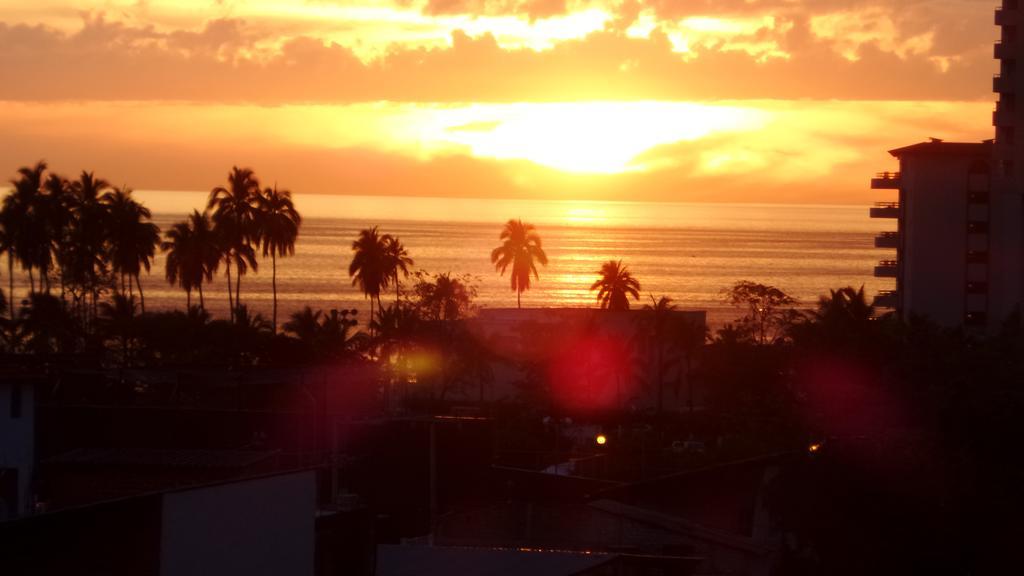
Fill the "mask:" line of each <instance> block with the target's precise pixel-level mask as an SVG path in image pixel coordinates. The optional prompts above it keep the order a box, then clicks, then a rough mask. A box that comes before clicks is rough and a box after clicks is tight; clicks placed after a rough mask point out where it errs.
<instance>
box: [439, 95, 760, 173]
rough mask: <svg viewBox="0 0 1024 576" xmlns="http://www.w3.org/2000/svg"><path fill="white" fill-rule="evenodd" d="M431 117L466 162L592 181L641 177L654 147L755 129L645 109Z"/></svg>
mask: <svg viewBox="0 0 1024 576" xmlns="http://www.w3.org/2000/svg"><path fill="white" fill-rule="evenodd" d="M438 114H439V115H440V116H441V122H442V123H445V124H447V123H449V122H451V125H450V127H449V128H448V129H447V130H446V131H445V132H444V133H442V134H436V135H435V136H436V137H438V138H446V139H447V140H449V141H450V142H452V143H456V144H461V145H463V146H466V147H468V148H469V149H470V150H471V152H472V154H473V155H474V156H477V157H486V158H495V159H499V160H510V159H523V160H528V161H531V162H534V163H536V164H540V165H542V166H547V167H550V168H555V169H558V170H562V171H565V172H578V173H592V174H616V173H622V172H637V171H644V170H647V169H649V168H651V164H650V163H649V162H644V161H643V160H642V159H640V157H641V156H642V155H643V154H644V153H645V152H647V151H649V150H651V149H653V148H655V147H658V146H663V145H668V144H674V143H678V142H688V141H694V140H698V139H700V138H705V137H707V136H709V135H711V134H713V133H717V132H726V131H737V130H747V129H752V128H754V127H755V126H757V125H758V124H760V123H761V122H762V121H763V117H762V116H761V115H760V114H758V113H757V112H756V111H754V110H750V109H745V108H737V107H730V106H710V105H702V104H691V103H675V102H671V103H670V102H651V101H648V102H564V103H541V104H519V105H495V106H474V107H471V108H470V109H463V110H454V111H444V110H441V111H438ZM473 116H476V117H477V118H475V120H476V121H475V122H472V121H471V120H474V118H473ZM468 127H472V129H468Z"/></svg>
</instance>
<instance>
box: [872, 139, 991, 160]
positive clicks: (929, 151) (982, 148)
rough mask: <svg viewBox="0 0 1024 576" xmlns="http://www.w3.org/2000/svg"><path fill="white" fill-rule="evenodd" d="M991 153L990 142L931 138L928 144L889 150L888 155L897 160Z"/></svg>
mask: <svg viewBox="0 0 1024 576" xmlns="http://www.w3.org/2000/svg"><path fill="white" fill-rule="evenodd" d="M991 152H992V141H991V140H985V141H984V142H944V141H942V140H939V139H938V138H932V139H931V140H929V141H928V142H920V143H918V144H911V145H910V146H904V147H902V148H896V149H894V150H889V154H892V155H893V156H895V157H897V158H899V157H901V156H910V155H942V156H988V155H989V154H991Z"/></svg>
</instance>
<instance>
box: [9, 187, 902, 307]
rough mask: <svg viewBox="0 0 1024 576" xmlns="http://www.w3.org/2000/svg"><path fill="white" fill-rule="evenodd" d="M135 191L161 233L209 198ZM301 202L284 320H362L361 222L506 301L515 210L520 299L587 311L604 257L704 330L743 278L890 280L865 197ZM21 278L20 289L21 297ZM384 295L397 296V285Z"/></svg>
mask: <svg viewBox="0 0 1024 576" xmlns="http://www.w3.org/2000/svg"><path fill="white" fill-rule="evenodd" d="M136 197H137V199H138V200H140V201H142V202H143V203H144V204H145V205H147V206H149V207H150V209H151V210H153V213H154V221H155V222H156V223H157V224H158V225H159V226H160V227H161V228H162V229H166V228H169V227H170V225H171V224H173V223H174V222H176V221H179V220H181V219H183V218H184V216H185V214H187V213H188V212H190V211H191V210H192V209H193V208H202V206H203V205H204V204H205V199H206V194H204V193H198V192H166V191H165V192H154V191H139V192H136ZM296 205H297V208H298V209H299V211H300V212H301V213H302V215H303V219H304V222H303V225H302V228H301V232H300V235H299V239H298V242H297V244H296V247H295V255H294V256H292V257H289V258H284V259H279V260H278V264H277V270H278V280H277V282H278V306H279V312H278V314H279V319H278V321H279V322H283V321H284V320H285V319H286V318H287V317H288V315H289V314H290V313H291V312H293V311H295V310H298V309H301V308H302V307H303V306H305V305H310V306H312V307H314V308H322V309H324V310H329V309H331V308H356V309H358V310H360V314H359V317H360V319H361V322H365V321H366V315H367V314H368V311H369V304H368V302H367V300H366V299H365V298H364V297H363V295H362V294H361V293H360V292H359V291H358V290H357V289H356V288H354V287H353V286H352V282H351V279H350V278H349V276H348V264H349V261H350V259H351V254H352V252H351V243H352V240H353V239H354V238H355V237H356V235H357V233H358V232H359V230H360V229H362V228H365V227H369V226H379V227H380V230H381V231H382V232H385V233H389V234H392V235H396V236H398V237H399V238H400V239H401V240H402V242H403V243H404V244H405V246H406V248H407V249H408V251H409V254H410V256H411V257H412V258H413V259H414V260H415V266H414V269H418V270H425V271H427V272H430V273H439V272H451V273H453V274H458V275H461V274H469V275H471V276H473V277H474V279H475V282H476V283H477V287H478V296H477V299H476V303H477V305H479V306H480V307H488V308H491V307H514V306H515V305H516V295H515V292H513V291H511V290H510V288H509V280H508V276H507V275H506V276H504V277H501V276H499V275H498V273H497V272H495V271H494V267H493V266H492V265H491V263H490V259H489V258H490V252H491V250H492V249H493V248H494V247H496V246H497V245H498V244H499V240H498V235H499V233H500V231H501V227H502V224H503V223H504V222H505V221H506V220H508V219H509V218H522V219H523V220H524V221H527V222H532V223H534V224H535V225H536V226H537V229H538V232H539V233H540V235H541V238H542V240H543V245H544V249H545V251H546V252H547V255H548V258H549V263H548V265H547V266H546V267H540V269H539V271H540V278H539V279H537V280H535V281H534V282H533V284H532V287H531V289H530V290H529V291H528V292H525V293H524V294H523V306H524V307H558V306H571V307H586V306H594V305H595V293H594V292H591V291H590V290H589V288H590V285H591V283H593V281H594V280H595V279H596V278H597V270H598V269H599V268H600V266H601V263H602V262H605V261H607V260H612V259H614V260H619V259H621V260H622V261H623V263H624V264H625V265H627V266H628V267H629V269H630V271H632V273H633V275H634V276H635V277H636V278H637V279H638V280H639V281H640V283H641V285H642V289H643V296H642V299H641V300H640V301H639V302H636V303H635V304H634V305H635V306H642V305H643V304H645V303H649V302H650V297H651V296H652V295H653V296H654V297H656V298H657V297H660V296H669V297H671V298H673V299H674V300H675V301H676V303H677V305H678V306H679V307H680V308H683V309H693V310H706V311H707V312H708V320H709V323H710V324H711V325H712V326H720V325H721V324H723V323H725V322H727V321H729V320H732V319H734V318H735V317H737V315H738V313H739V311H737V310H735V309H733V308H732V307H731V306H729V305H728V304H726V303H725V302H724V299H723V291H724V290H726V289H728V288H729V287H730V286H731V285H732V284H734V283H735V282H736V281H739V280H752V281H755V282H761V283H765V284H771V285H774V286H777V287H779V288H781V289H783V290H784V291H786V292H787V293H789V294H791V295H792V296H794V297H796V298H797V299H798V300H799V301H800V303H801V304H802V305H803V306H805V307H808V308H809V307H813V306H814V304H815V302H816V301H817V299H818V297H819V296H820V295H822V294H825V293H827V292H828V290H829V289H830V288H838V287H842V286H847V285H852V286H856V287H859V286H861V285H864V286H865V289H866V290H867V291H868V293H869V294H874V293H876V292H877V291H879V290H886V289H891V288H892V280H886V279H878V278H874V277H873V276H872V270H873V266H874V265H875V263H876V262H877V261H878V260H881V259H887V258H891V257H892V253H891V252H890V251H885V250H879V249H876V248H874V243H873V238H874V236H875V235H876V234H877V233H878V232H880V231H883V230H891V229H893V223H892V222H891V221H880V220H871V219H870V218H869V217H868V207H867V206H835V205H781V204H686V203H647V202H591V201H575V200H564V201H560V200H550V201H534V200H485V199H457V198H419V197H384V198H380V197H369V196H329V195H298V196H296ZM270 270H271V264H270V260H269V259H265V260H262V261H261V262H260V267H259V271H258V272H257V273H255V274H254V273H252V272H251V271H250V273H249V274H248V275H246V276H244V277H243V279H242V301H243V302H244V303H246V304H247V305H249V306H250V308H252V309H254V310H255V311H257V312H260V313H262V314H264V315H265V316H267V317H268V318H269V316H270V313H271V298H272V297H271V275H270ZM18 276H19V278H18V284H19V285H20V286H22V288H20V289H19V290H16V292H23V290H24V288H23V286H24V279H23V278H22V277H21V275H20V274H19V275H18ZM142 284H143V288H144V290H145V296H146V305H147V309H149V310H152V309H161V308H172V307H179V308H184V306H185V293H184V291H182V290H181V289H179V288H177V287H174V286H170V285H169V284H168V283H167V282H166V280H165V279H164V258H163V257H162V255H160V256H157V259H156V261H155V262H154V263H153V270H152V273H151V274H149V275H148V276H145V275H144V276H143V278H142ZM4 285H5V286H6V282H4ZM204 292H205V298H206V305H207V308H208V309H209V310H210V311H211V313H212V314H214V315H215V316H217V315H224V314H226V311H227V306H228V297H227V291H226V282H225V280H224V277H223V274H221V276H220V277H219V278H217V280H216V281H215V282H214V283H213V284H212V285H210V286H207V287H206V288H205V290H204ZM197 297H198V296H197V295H196V294H193V299H194V300H193V301H194V302H196V299H197ZM382 298H383V299H384V302H385V304H387V303H388V302H389V301H394V298H395V296H394V291H393V289H392V290H391V291H389V292H388V293H385V294H384V295H383V296H382Z"/></svg>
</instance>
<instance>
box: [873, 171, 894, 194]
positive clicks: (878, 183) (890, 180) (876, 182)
mask: <svg viewBox="0 0 1024 576" xmlns="http://www.w3.org/2000/svg"><path fill="white" fill-rule="evenodd" d="M899 188H900V173H899V172H879V173H878V174H875V177H874V178H872V179H871V189H872V190H899Z"/></svg>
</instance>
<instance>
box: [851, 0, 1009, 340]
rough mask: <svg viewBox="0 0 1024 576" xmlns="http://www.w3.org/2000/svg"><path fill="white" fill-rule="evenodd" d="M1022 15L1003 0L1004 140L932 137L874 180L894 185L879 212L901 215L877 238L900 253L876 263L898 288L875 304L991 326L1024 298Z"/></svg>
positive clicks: (998, 123)
mask: <svg viewBox="0 0 1024 576" xmlns="http://www.w3.org/2000/svg"><path fill="white" fill-rule="evenodd" d="M1020 13H1021V10H1020V9H1019V8H1018V0H1004V2H1003V6H1002V7H1001V8H999V9H998V10H996V16H995V22H996V24H997V25H998V26H999V27H1000V28H1001V40H1000V41H999V42H998V43H996V45H995V50H994V55H995V57H996V59H997V60H999V63H1000V73H999V74H998V75H997V76H996V77H995V79H994V81H993V89H994V90H995V91H996V93H997V94H998V100H997V104H996V109H995V112H994V113H993V116H992V120H993V124H994V125H995V138H994V139H993V140H986V141H984V142H943V141H942V140H938V139H934V138H933V139H931V140H930V141H928V142H922V143H919V144H913V145H911V146H905V147H902V148H897V149H895V150H891V151H890V154H892V155H893V156H894V157H895V158H896V159H897V160H898V161H899V171H898V172H883V173H881V174H878V175H876V177H875V178H873V179H872V180H871V187H872V188H873V189H880V190H892V191H894V192H895V198H889V199H886V201H884V202H879V203H876V204H875V206H873V207H872V208H871V212H870V214H871V217H872V218H882V219H895V220H896V230H895V231H888V232H883V233H881V234H880V235H879V236H878V237H877V238H876V239H875V246H876V247H877V248H881V249H886V250H895V255H894V256H890V257H888V258H886V259H884V260H881V261H880V262H879V263H878V265H877V266H876V267H875V276H877V277H881V278H892V279H893V280H894V286H893V289H892V290H889V291H884V292H881V293H880V294H878V295H877V296H876V297H875V301H874V303H875V305H876V306H877V307H879V308H888V309H893V310H895V311H896V312H897V313H898V314H899V315H900V317H902V318H907V319H908V318H911V317H915V316H916V317H923V318H927V319H929V320H931V321H933V322H935V323H937V324H940V325H943V326H965V327H969V328H972V329H978V330H985V331H988V332H992V331H995V330H997V329H998V328H999V327H1000V326H1002V325H1003V324H1004V323H1005V322H1006V321H1007V320H1008V319H1009V318H1011V316H1013V315H1014V313H1016V312H1019V310H1020V307H1021V303H1022V302H1024V282H1022V276H1024V237H1022V234H1021V229H1022V227H1024V205H1022V203H1021V198H1022V195H1021V191H1022V186H1021V182H1022V181H1021V175H1020V172H1021V169H1022V168H1024V146H1022V145H1021V143H1020V142H1018V139H1017V138H1016V131H1017V126H1018V125H1021V126H1024V106H1022V107H1021V108H1020V109H1018V108H1017V106H1016V94H1017V93H1022V94H1024V71H1022V73H1021V74H1018V73H1017V72H1016V67H1017V61H1018V60H1019V59H1020V60H1024V41H1018V39H1017V26H1018V21H1019V20H1020Z"/></svg>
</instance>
